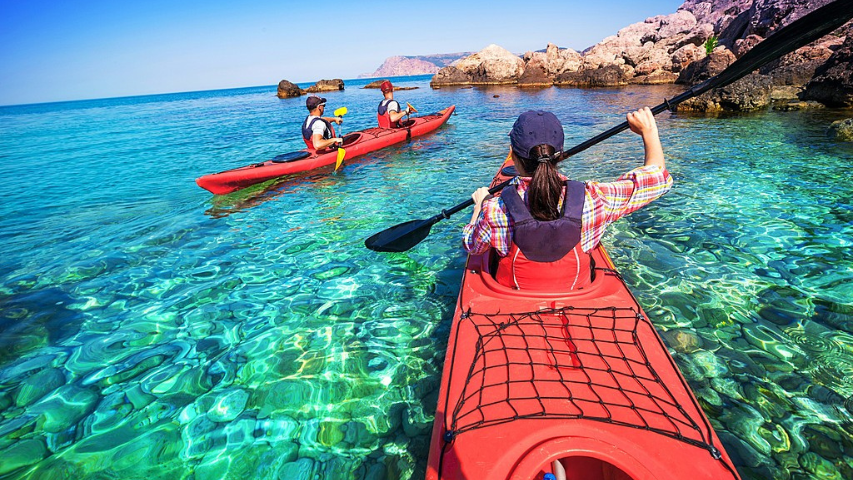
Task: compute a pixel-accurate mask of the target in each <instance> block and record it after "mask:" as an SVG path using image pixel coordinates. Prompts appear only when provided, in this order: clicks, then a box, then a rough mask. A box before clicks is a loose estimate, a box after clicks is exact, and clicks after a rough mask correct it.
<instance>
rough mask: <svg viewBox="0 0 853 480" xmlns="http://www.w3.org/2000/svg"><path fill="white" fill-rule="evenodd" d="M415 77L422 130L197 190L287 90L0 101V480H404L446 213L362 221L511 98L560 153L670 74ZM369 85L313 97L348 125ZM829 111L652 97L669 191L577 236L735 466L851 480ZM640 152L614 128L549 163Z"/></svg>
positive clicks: (247, 160)
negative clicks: (409, 230) (403, 245)
mask: <svg viewBox="0 0 853 480" xmlns="http://www.w3.org/2000/svg"><path fill="white" fill-rule="evenodd" d="M429 79H430V77H429V76H416V77H400V78H394V79H392V80H393V81H394V83H395V85H396V86H398V87H413V88H412V89H409V90H403V89H398V90H397V92H396V93H395V98H396V99H398V100H400V101H401V102H403V103H404V104H405V102H408V103H410V104H412V105H413V106H414V107H415V108H416V109H417V110H418V111H419V112H421V113H432V112H436V111H438V110H441V109H443V108H444V107H447V106H449V105H456V113H455V114H454V115H453V116H452V117H451V118H450V119H449V121H448V122H447V124H446V125H444V126H443V127H441V128H440V129H438V130H437V131H436V132H434V133H432V134H429V135H427V136H424V137H420V138H415V139H412V140H411V141H409V142H406V143H401V144H398V145H395V146H391V147H388V148H385V149H383V150H380V151H377V152H374V153H372V154H369V155H364V156H362V157H359V158H354V159H351V160H349V159H348V160H347V161H346V162H345V163H344V165H343V166H342V167H341V169H340V170H338V171H337V172H333V169H332V167H327V168H323V169H319V170H315V171H310V172H306V173H303V174H297V175H291V176H288V177H284V178H281V179H278V180H275V181H272V182H267V183H265V184H262V185H258V186H254V187H250V188H247V189H244V190H241V191H238V192H235V193H232V194H229V195H224V196H215V195H212V194H210V193H209V192H207V191H205V190H203V189H201V188H199V187H198V186H197V185H196V183H195V179H196V178H197V177H200V176H202V175H205V174H209V173H214V172H218V171H222V170H226V169H229V168H233V167H239V166H243V165H247V164H251V163H255V162H260V161H263V160H265V159H269V158H272V157H274V156H276V155H278V154H282V153H287V152H290V151H295V150H299V149H301V148H303V146H304V144H303V142H302V139H301V138H300V135H301V130H300V126H301V122H302V121H303V120H304V118H305V115H306V113H307V111H306V109H305V97H304V96H303V97H300V98H290V99H279V98H277V96H276V86H275V85H269V86H260V87H251V88H239V89H231V90H217V91H204V92H190V93H175V94H164V95H151V96H139V97H128V98H110V99H103V100H85V101H72V102H62V103H50V104H37V105H19V106H6V107H0V198H2V203H0V242H1V243H0V245H2V255H0V478H2V479H33V480H35V479H39V480H42V479H66V478H74V479H77V480H84V479H113V478H115V479H145V480H155V479H196V480H201V479H226V478H227V479H247V478H251V479H259V480H265V479H289V480H292V479H296V480H300V479H305V480H307V479H343V480H362V479H363V480H397V479H420V478H423V476H424V474H425V470H426V462H427V455H428V450H429V437H430V432H431V430H432V422H433V418H434V411H435V406H436V400H437V397H438V388H439V382H440V380H441V374H442V365H443V362H444V355H445V349H446V345H447V337H448V334H449V330H450V323H451V319H452V315H453V310H454V307H455V305H456V298H457V293H458V291H459V287H460V281H461V278H462V272H463V269H464V265H465V260H466V255H465V252H464V251H463V250H462V248H461V232H462V227H463V225H464V224H465V223H466V222H467V221H468V219H469V217H470V210H463V211H462V212H460V213H458V214H455V215H453V216H451V217H450V218H449V219H445V220H442V221H441V222H439V223H438V224H436V225H435V226H433V227H432V233H431V234H430V235H429V236H428V237H427V238H426V239H425V240H424V241H423V242H421V243H420V244H418V245H417V246H416V247H414V248H413V249H411V250H410V251H408V252H405V253H378V252H373V251H370V250H368V249H366V248H365V246H364V241H365V239H366V238H368V237H369V236H371V235H372V234H374V233H377V232H379V231H381V230H384V229H386V228H389V227H391V226H393V225H396V224H399V223H402V222H405V221H410V220H416V219H422V218H428V217H431V216H433V215H435V214H437V213H439V212H441V210H442V209H445V208H450V207H452V206H454V205H456V204H458V203H461V202H464V201H466V200H467V199H469V198H470V194H471V193H472V192H473V191H474V190H475V189H476V188H477V187H480V186H483V185H487V184H488V183H489V181H490V180H491V177H492V175H493V174H494V173H495V170H496V169H497V167H498V165H499V164H500V162H501V161H502V160H503V158H504V157H505V156H506V154H507V152H508V145H509V139H508V137H507V134H508V132H509V130H510V128H511V127H512V124H513V122H514V120H515V119H516V118H517V116H518V115H519V114H520V113H522V112H524V111H526V110H549V111H552V112H554V113H555V114H556V115H557V117H558V118H560V120H561V121H562V122H563V125H564V130H565V134H566V146H567V147H569V146H573V145H575V144H578V143H581V142H582V141H584V140H586V139H588V138H590V137H592V136H593V135H596V134H598V133H600V132H602V131H604V130H606V129H608V128H610V127H612V126H614V125H616V124H618V123H621V122H622V121H624V119H625V114H626V112H628V111H630V110H633V109H637V108H639V107H642V106H647V105H649V106H651V105H657V104H659V103H661V102H662V101H664V99H666V98H671V97H673V96H675V95H676V94H678V93H680V92H681V91H682V90H683V87H681V86H678V85H664V86H632V87H625V88H614V89H592V90H589V89H576V88H558V87H552V88H546V89H532V90H531V89H517V88H515V87H497V86H496V87H489V88H485V87H475V88H462V87H459V88H441V89H431V88H430V87H429ZM370 81H371V80H367V79H364V80H347V81H345V85H346V88H345V89H344V90H343V91H339V92H330V93H325V94H323V96H324V97H326V98H327V112H332V111H333V110H335V109H338V108H340V107H347V110H348V113H347V114H346V115H345V116H344V122H343V124H342V125H341V128H342V130H343V133H345V134H346V133H348V132H352V131H355V130H359V129H363V128H367V127H373V126H375V124H376V116H375V110H376V106H377V104H378V102H379V100H380V97H381V95H380V93H379V92H378V90H376V89H365V88H363V87H364V86H365V85H366V84H367V83H368V82H370ZM308 85H309V84H302V85H300V86H302V87H307V86H308ZM850 115H851V113H850V111H846V112H845V111H838V110H828V109H812V110H801V111H790V112H782V111H775V110H772V109H768V110H764V111H760V112H755V113H748V114H732V113H729V114H706V115H701V114H682V113H677V114H671V113H669V112H665V113H663V114H660V115H659V116H658V124H659V128H660V133H661V139H662V143H663V146H664V152H665V155H666V159H667V166H668V169H669V171H670V172H671V173H672V175H673V177H674V179H675V185H674V187H673V189H672V191H671V192H669V193H668V194H667V195H665V196H664V197H662V198H661V199H659V200H657V201H656V202H654V203H653V204H651V205H649V206H647V207H646V208H643V209H641V210H639V211H637V212H635V213H634V214H632V215H630V216H628V217H626V218H623V219H621V220H619V221H618V222H616V223H614V224H613V225H611V226H610V227H609V229H608V231H607V233H606V235H605V238H604V240H603V243H604V245H605V246H606V248H607V249H608V251H609V253H610V255H611V256H612V257H613V260H614V262H615V264H616V266H617V268H618V269H619V270H620V271H621V273H622V274H623V275H624V277H625V279H626V282H627V284H628V285H629V286H630V288H631V290H632V291H633V293H634V294H635V295H636V296H637V297H638V299H639V301H640V303H641V305H642V306H643V307H644V309H645V310H646V312H647V313H648V314H649V316H650V317H651V319H652V321H653V322H654V324H655V325H656V327H657V329H658V332H659V333H660V335H661V337H662V338H663V340H664V342H665V343H666V344H667V346H668V347H669V349H670V352H671V353H672V355H673V356H674V358H675V361H676V363H677V365H678V367H679V368H680V370H681V372H682V373H683V376H684V377H685V379H686V380H687V382H688V384H689V385H690V387H691V388H692V389H693V392H694V393H695V395H696V397H697V398H698V400H699V402H700V404H701V405H702V407H703V408H704V410H705V412H706V413H707V415H708V417H709V418H710V420H711V422H712V424H713V426H714V427H715V428H716V430H717V432H718V434H719V436H720V438H721V440H722V443H723V446H724V447H725V449H726V450H727V451H728V453H729V454H730V456H731V457H732V459H733V461H734V463H735V466H736V467H737V470H738V471H739V473H740V474H741V475H742V476H743V478H745V479H839V480H840V479H850V478H853V303H852V302H853V300H851V299H853V278H851V277H853V254H851V251H853V248H851V247H853V175H851V174H850V166H851V163H853V144H850V143H840V142H837V141H835V140H832V139H830V138H829V137H828V136H827V135H826V131H827V127H828V126H829V125H830V124H831V123H832V121H834V120H840V119H843V118H846V117H849V116H850ZM642 159H643V149H642V142H641V140H640V138H639V137H638V136H637V135H634V134H632V133H630V132H623V133H621V134H619V135H617V136H615V137H613V138H611V139H609V140H606V141H605V142H603V143H601V144H598V145H596V146H593V147H591V148H589V149H588V150H586V151H584V152H582V153H580V154H579V155H577V156H575V157H572V158H571V159H569V160H566V161H565V162H563V163H561V167H560V168H561V171H562V172H563V173H565V174H566V175H568V176H570V177H572V178H575V179H578V180H600V181H608V180H613V179H615V178H616V177H618V176H619V175H620V174H621V173H623V172H625V171H628V170H630V169H632V168H634V167H636V166H638V165H640V164H641V163H642V161H643V160H642Z"/></svg>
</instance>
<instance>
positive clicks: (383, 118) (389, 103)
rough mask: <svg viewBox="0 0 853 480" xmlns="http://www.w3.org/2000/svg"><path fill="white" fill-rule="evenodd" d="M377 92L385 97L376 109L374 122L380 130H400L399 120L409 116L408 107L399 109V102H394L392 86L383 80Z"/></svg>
mask: <svg viewBox="0 0 853 480" xmlns="http://www.w3.org/2000/svg"><path fill="white" fill-rule="evenodd" d="M379 90H381V91H382V95H383V96H384V97H385V98H383V99H382V101H381V102H379V107H378V108H377V109H376V120H377V121H379V126H380V127H381V128H400V127H402V126H403V125H401V124H400V119H402V118H403V117H405V116H406V115H408V114H409V107H406V108H402V107H400V102H398V101H397V100H394V85H392V84H391V82H390V81H388V80H385V81H384V82H382V84H381V85H379Z"/></svg>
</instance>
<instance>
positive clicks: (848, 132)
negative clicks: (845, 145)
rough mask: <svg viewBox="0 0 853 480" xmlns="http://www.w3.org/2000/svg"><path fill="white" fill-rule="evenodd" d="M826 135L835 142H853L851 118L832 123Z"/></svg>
mask: <svg viewBox="0 0 853 480" xmlns="http://www.w3.org/2000/svg"><path fill="white" fill-rule="evenodd" d="M826 133H827V134H828V135H829V136H830V137H831V138H833V139H835V140H840V141H842V142H853V118H848V119H845V120H838V121H837V122H832V125H830V126H829V130H827V132H826Z"/></svg>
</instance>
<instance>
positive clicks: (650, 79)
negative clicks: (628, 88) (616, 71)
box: [630, 71, 678, 85]
mask: <svg viewBox="0 0 853 480" xmlns="http://www.w3.org/2000/svg"><path fill="white" fill-rule="evenodd" d="M677 78H678V74H677V73H672V72H660V71H659V72H655V73H652V74H650V75H645V76H640V77H634V78H632V79H631V81H630V83H632V84H636V85H663V84H669V83H675V80H676V79H677Z"/></svg>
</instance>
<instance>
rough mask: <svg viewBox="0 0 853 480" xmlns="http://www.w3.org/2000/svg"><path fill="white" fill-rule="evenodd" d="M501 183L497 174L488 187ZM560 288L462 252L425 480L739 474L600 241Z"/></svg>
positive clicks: (648, 479)
mask: <svg viewBox="0 0 853 480" xmlns="http://www.w3.org/2000/svg"><path fill="white" fill-rule="evenodd" d="M501 180H503V179H502V178H496V180H495V182H499V181H501ZM591 253H592V257H593V260H594V262H595V263H594V264H595V266H596V268H595V269H594V273H595V275H594V278H593V281H592V284H591V285H590V286H589V287H587V288H585V289H583V290H576V291H571V292H564V293H546V292H535V291H520V290H515V289H512V288H509V287H506V286H503V285H501V284H499V283H498V282H497V281H496V280H495V279H494V277H493V274H494V272H493V271H492V269H491V266H492V263H491V260H492V257H491V255H492V253H486V254H483V255H472V256H470V257H469V258H468V262H467V268H466V270H465V274H464V276H463V280H462V288H461V291H460V293H459V299H458V303H457V308H456V312H455V314H454V318H453V324H452V327H451V332H450V338H449V339H448V347H447V353H446V357H445V364H444V373H443V376H442V383H441V390H440V392H439V401H438V406H437V409H436V416H435V424H434V426H433V434H432V439H431V446H430V456H429V462H428V468H427V476H426V478H427V479H430V480H438V479H444V480H450V479H458V480H461V479H473V478H476V479H478V480H507V479H514V480H533V479H540V480H541V478H542V477H543V475H544V474H545V473H547V472H551V471H552V467H551V465H552V462H553V461H555V460H558V461H559V462H560V464H561V465H562V467H563V468H564V469H565V471H566V478H567V479H569V480H574V479H584V480H590V479H592V480H599V479H600V480H605V479H608V480H628V479H633V480H652V479H684V478H690V479H691V480H698V479H707V480H712V479H713V480H718V479H726V478H728V479H732V478H734V479H737V478H739V477H738V474H737V472H736V470H735V469H734V467H733V465H732V463H731V460H730V459H729V457H728V455H727V454H726V452H725V450H724V449H723V447H722V446H721V443H720V440H719V438H718V437H717V435H716V433H715V432H714V429H713V427H712V426H711V424H710V422H709V421H708V419H707V417H706V416H705V415H704V413H703V411H702V409H701V406H700V405H699V403H698V402H697V400H696V398H695V397H694V396H693V393H692V392H691V391H690V388H689V387H688V385H687V383H686V382H685V380H684V378H683V377H682V376H681V374H680V372H679V371H678V368H677V366H676V365H675V362H674V361H673V359H672V357H671V356H670V355H669V352H668V350H667V348H666V346H665V345H664V343H663V341H662V340H661V339H660V337H659V336H658V334H657V332H656V331H655V328H654V326H653V324H652V323H651V321H650V320H649V319H648V317H647V316H646V314H645V313H644V312H643V310H642V308H641V307H640V305H639V304H638V303H637V301H636V299H635V298H634V296H633V295H632V294H631V292H630V291H629V289H628V288H627V286H626V285H625V283H624V281H623V279H622V277H621V275H619V273H618V272H617V271H616V270H615V269H614V266H613V263H612V261H611V260H610V258H609V256H608V255H607V253H606V251H605V250H604V248H603V247H601V246H599V247H597V248H596V249H595V250H594V251H593V252H591Z"/></svg>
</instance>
